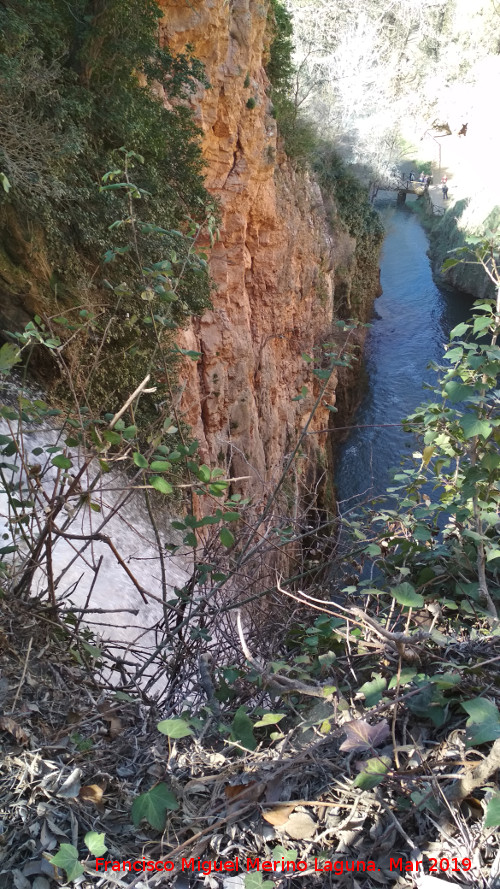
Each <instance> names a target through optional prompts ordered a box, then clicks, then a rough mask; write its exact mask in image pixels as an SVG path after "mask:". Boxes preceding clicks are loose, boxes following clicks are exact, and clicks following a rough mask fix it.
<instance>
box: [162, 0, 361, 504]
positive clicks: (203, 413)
mask: <svg viewBox="0 0 500 889" xmlns="http://www.w3.org/2000/svg"><path fill="white" fill-rule="evenodd" d="M159 5H160V7H161V8H162V10H163V12H164V18H163V20H162V23H161V40H162V41H163V42H165V41H166V42H168V44H169V46H170V47H171V48H172V49H173V50H174V51H182V50H183V49H184V47H185V45H186V44H187V43H189V44H191V46H192V47H193V52H194V55H195V56H197V57H198V58H199V59H200V60H201V61H202V62H203V63H204V64H205V67H206V74H207V77H208V79H209V81H210V84H211V88H210V89H205V88H203V87H200V89H199V92H198V94H197V95H196V97H195V98H194V99H193V107H194V109H195V113H196V116H197V119H198V121H199V124H200V127H201V129H202V130H203V151H204V156H205V159H206V162H207V171H206V175H207V185H208V188H209V190H210V191H211V193H212V194H213V195H214V196H215V197H216V198H217V200H218V201H219V203H220V208H221V213H222V225H221V228H220V239H219V241H218V242H217V243H215V244H214V246H213V249H212V250H211V251H210V268H211V274H212V277H213V279H214V281H215V283H216V288H217V289H216V291H215V292H214V294H213V309H212V310H211V311H208V312H206V313H205V314H204V316H203V317H202V318H201V319H197V320H195V321H194V322H193V324H192V326H191V327H190V328H189V329H188V330H186V331H184V332H183V333H182V335H181V336H182V343H181V344H182V345H183V346H185V347H187V348H190V349H195V350H197V351H199V352H201V354H202V359H201V360H200V361H199V362H198V364H196V365H195V364H192V363H191V364H189V365H187V366H186V368H185V374H184V385H185V388H184V392H183V395H182V402H181V404H182V408H183V410H184V416H185V419H186V421H187V422H188V423H189V424H190V426H191V428H192V430H193V434H194V436H195V437H196V438H198V440H199V442H200V445H201V454H202V457H203V459H204V460H205V462H208V463H210V464H211V465H215V464H218V465H220V466H223V467H224V466H225V468H226V469H227V470H228V471H229V472H231V473H232V475H233V476H250V477H251V479H252V482H251V483H250V486H248V485H242V487H244V488H246V489H247V490H248V488H249V487H250V489H251V490H253V491H254V492H256V490H258V489H260V491H261V493H263V491H264V490H266V489H267V490H269V488H270V486H271V485H272V484H273V483H274V482H275V481H276V480H277V478H278V477H279V474H280V470H281V468H282V465H283V462H284V458H285V457H286V455H287V454H288V453H289V452H290V451H291V449H292V447H293V445H294V444H295V442H296V440H297V435H298V433H299V431H300V429H301V428H302V427H303V426H304V424H305V423H306V421H307V420H308V418H309V413H310V409H311V407H312V404H313V403H314V400H315V397H316V396H317V394H318V391H319V389H318V386H319V383H318V381H317V380H316V379H315V378H314V377H313V375H312V368H313V365H312V364H308V363H307V362H306V361H305V360H304V358H303V357H302V355H303V354H304V353H306V354H307V355H312V354H313V350H314V348H315V347H318V346H320V345H321V344H322V343H323V342H324V341H328V339H329V336H330V332H331V328H332V319H333V315H334V303H335V294H334V288H333V279H334V271H335V265H336V264H337V265H338V264H339V263H342V266H343V268H344V269H348V268H349V266H350V265H351V266H352V263H353V261H354V260H353V252H354V246H355V245H354V242H353V241H352V240H351V239H350V238H349V237H348V236H347V235H345V234H343V235H342V234H338V235H337V236H336V238H335V239H332V237H331V235H330V234H329V233H328V231H327V227H326V224H325V218H324V210H323V203H322V199H321V194H320V191H319V188H318V187H317V185H316V184H315V183H314V182H313V181H312V180H311V179H310V178H309V176H308V175H307V174H306V173H300V172H295V171H294V170H293V169H292V167H291V165H290V164H289V163H288V162H287V159H286V156H285V155H284V153H283V152H282V151H280V148H279V144H278V141H277V130H276V121H275V120H274V118H273V116H272V113H271V112H272V108H271V104H270V100H269V98H268V95H267V92H268V88H269V83H268V80H267V77H266V73H265V70H264V66H263V60H264V59H265V55H266V51H267V49H268V43H269V31H268V24H267V12H268V2H267V0H260V2H257V0H189V3H188V2H187V0H159ZM245 83H247V84H248V83H249V85H248V86H245ZM249 99H253V100H254V102H255V107H253V108H252V107H248V105H247V103H248V100H249ZM252 104H253V103H252V102H250V105H252ZM335 384H336V378H335V377H332V379H331V383H330V387H329V392H328V393H327V395H326V396H325V399H324V402H325V403H324V404H322V405H321V406H320V408H319V410H318V411H317V413H316V415H315V417H314V419H313V421H312V424H311V427H310V430H309V431H314V430H319V429H324V428H326V427H327V426H328V417H329V412H328V409H327V407H326V403H327V402H328V403H334V402H335V392H334V390H335ZM304 386H305V387H306V388H307V390H308V391H307V395H306V396H305V397H303V398H302V399H300V400H295V399H296V398H297V396H298V395H300V393H301V389H302V387H304ZM326 441H327V436H326V434H325V433H322V434H320V435H317V436H315V435H312V436H308V437H307V446H306V450H307V449H309V455H310V456H311V457H313V452H314V450H315V448H316V447H317V446H319V447H320V448H321V449H324V448H325V447H326Z"/></svg>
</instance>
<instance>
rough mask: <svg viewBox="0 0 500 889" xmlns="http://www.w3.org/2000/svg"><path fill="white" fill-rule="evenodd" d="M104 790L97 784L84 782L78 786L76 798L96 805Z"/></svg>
mask: <svg viewBox="0 0 500 889" xmlns="http://www.w3.org/2000/svg"><path fill="white" fill-rule="evenodd" d="M103 793H104V790H103V789H102V787H99V785H98V784H86V785H85V786H84V787H82V788H80V793H79V794H78V799H81V800H83V801H84V802H86V803H94V804H95V805H96V806H97V805H98V804H99V803H100V802H101V800H102V796H103Z"/></svg>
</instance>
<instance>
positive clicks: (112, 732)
mask: <svg viewBox="0 0 500 889" xmlns="http://www.w3.org/2000/svg"><path fill="white" fill-rule="evenodd" d="M105 719H106V720H108V721H109V736H110V738H117V737H118V735H119V734H120V732H121V731H122V729H123V724H122V721H121V719H119V718H118V716H109V717H108V716H106V717H105Z"/></svg>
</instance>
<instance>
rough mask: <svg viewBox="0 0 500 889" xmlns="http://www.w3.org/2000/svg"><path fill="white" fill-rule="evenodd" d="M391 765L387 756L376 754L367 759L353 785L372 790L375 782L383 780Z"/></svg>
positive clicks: (378, 782)
mask: <svg viewBox="0 0 500 889" xmlns="http://www.w3.org/2000/svg"><path fill="white" fill-rule="evenodd" d="M390 767H391V760H390V758H389V757H388V756H377V757H374V758H373V759H369V760H368V762H367V763H366V764H365V767H364V769H363V771H362V772H360V773H359V775H358V776H357V777H356V778H355V780H354V786H355V787H360V788H361V790H373V788H374V787H376V786H377V784H380V782H381V781H383V780H384V778H385V776H386V775H387V772H388V771H389V769H390Z"/></svg>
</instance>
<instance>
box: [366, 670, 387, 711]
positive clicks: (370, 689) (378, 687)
mask: <svg viewBox="0 0 500 889" xmlns="http://www.w3.org/2000/svg"><path fill="white" fill-rule="evenodd" d="M372 676H373V679H372V680H371V681H370V682H365V683H364V685H362V686H361V688H360V689H359V690H360V692H361V694H363V695H364V696H365V701H366V706H367V707H374V706H375V704H378V702H379V701H380V698H381V697H382V692H383V691H384V690H385V688H386V686H387V682H386V680H385V679H384V678H383V676H382V674H381V673H373V674H372Z"/></svg>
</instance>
